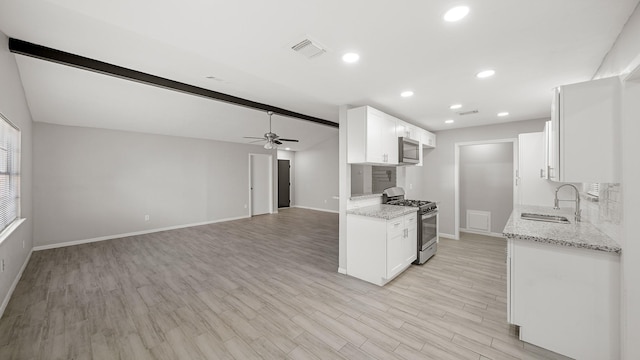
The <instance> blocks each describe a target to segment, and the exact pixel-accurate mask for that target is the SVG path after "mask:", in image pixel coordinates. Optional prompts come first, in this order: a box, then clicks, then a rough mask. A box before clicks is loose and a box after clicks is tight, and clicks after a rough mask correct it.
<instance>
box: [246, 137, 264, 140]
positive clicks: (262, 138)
mask: <svg viewBox="0 0 640 360" xmlns="http://www.w3.org/2000/svg"><path fill="white" fill-rule="evenodd" d="M243 138H245V139H261V140H264V136H263V137H257V136H243Z"/></svg>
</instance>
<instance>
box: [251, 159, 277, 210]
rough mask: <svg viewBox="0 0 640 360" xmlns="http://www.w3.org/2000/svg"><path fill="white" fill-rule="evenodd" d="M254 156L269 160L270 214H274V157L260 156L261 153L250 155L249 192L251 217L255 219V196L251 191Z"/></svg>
mask: <svg viewBox="0 0 640 360" xmlns="http://www.w3.org/2000/svg"><path fill="white" fill-rule="evenodd" d="M254 156H264V157H267V158H268V159H269V174H268V176H267V178H268V181H269V184H268V186H267V188H268V189H269V214H273V183H274V181H273V155H272V154H260V153H249V178H248V179H247V180H248V186H247V191H248V192H249V217H253V195H252V189H251V175H252V174H253V168H252V166H251V165H252V160H253V157H254Z"/></svg>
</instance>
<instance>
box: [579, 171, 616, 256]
mask: <svg viewBox="0 0 640 360" xmlns="http://www.w3.org/2000/svg"><path fill="white" fill-rule="evenodd" d="M588 185H589V184H583V188H585V189H586V188H587V187H588ZM599 193H600V194H599V198H598V201H596V202H593V201H584V202H583V204H584V205H583V209H582V214H583V217H584V218H585V220H586V221H589V222H590V223H592V224H593V225H595V226H596V227H597V228H598V229H599V230H600V231H602V232H603V233H605V234H607V235H608V236H609V237H611V238H612V239H613V240H615V241H616V242H618V243H619V244H620V242H621V238H620V234H621V231H622V215H623V214H622V185H621V184H606V183H601V184H600V187H599ZM587 200H588V199H587ZM620 245H623V244H620Z"/></svg>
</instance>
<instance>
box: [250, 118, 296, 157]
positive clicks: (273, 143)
mask: <svg viewBox="0 0 640 360" xmlns="http://www.w3.org/2000/svg"><path fill="white" fill-rule="evenodd" d="M267 114H268V115H269V132H268V133H266V134H264V135H263V136H262V137H255V136H245V137H244V138H245V139H260V140H258V141H262V140H266V141H267V143H266V144H264V148H265V149H267V150H273V149H277V148H278V145H282V141H292V142H298V140H296V139H283V138H281V137H280V136H278V134H276V133H274V132H272V131H271V116H273V111H268V112H267ZM258 141H251V142H250V143H253V142H258Z"/></svg>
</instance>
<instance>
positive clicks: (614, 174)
mask: <svg viewBox="0 0 640 360" xmlns="http://www.w3.org/2000/svg"><path fill="white" fill-rule="evenodd" d="M619 109H620V80H619V79H618V78H617V77H613V78H606V79H600V80H594V81H587V82H583V83H578V84H572V85H565V86H560V87H558V88H556V89H555V90H554V96H553V101H552V112H551V124H550V126H548V128H547V129H546V133H547V135H548V147H547V176H548V178H549V179H551V180H554V181H561V182H591V183H600V182H604V183H617V182H620V178H619V175H618V174H619V171H618V169H617V167H618V160H619V156H618V154H617V152H616V151H617V150H616V149H618V144H617V141H618V140H617V139H619V135H620V134H619Z"/></svg>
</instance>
